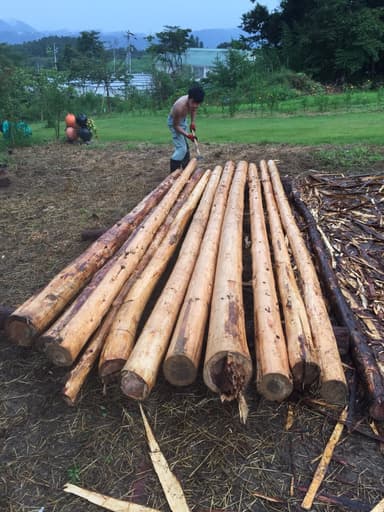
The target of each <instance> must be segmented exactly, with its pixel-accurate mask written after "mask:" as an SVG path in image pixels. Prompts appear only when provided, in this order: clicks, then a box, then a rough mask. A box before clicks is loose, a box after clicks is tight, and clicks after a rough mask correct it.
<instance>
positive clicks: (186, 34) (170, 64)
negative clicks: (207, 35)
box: [146, 25, 195, 74]
mask: <svg viewBox="0 0 384 512" xmlns="http://www.w3.org/2000/svg"><path fill="white" fill-rule="evenodd" d="M191 32H192V31H191V29H189V28H185V29H183V28H180V27H177V26H169V25H166V26H165V30H164V31H163V32H157V33H156V38H155V37H153V36H148V37H147V38H146V39H147V41H148V42H149V47H148V49H147V51H148V52H149V53H151V54H152V55H153V58H154V60H155V62H159V63H161V64H162V67H163V68H164V70H165V71H166V72H168V73H170V74H175V73H177V72H179V71H181V68H182V64H183V55H184V54H185V52H186V50H187V48H190V47H191V44H194V43H195V40H194V39H191V38H190V34H191Z"/></svg>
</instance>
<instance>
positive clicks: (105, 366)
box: [99, 359, 127, 384]
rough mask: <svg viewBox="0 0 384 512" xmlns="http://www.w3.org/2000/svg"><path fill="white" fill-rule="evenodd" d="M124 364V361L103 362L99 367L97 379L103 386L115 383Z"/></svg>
mask: <svg viewBox="0 0 384 512" xmlns="http://www.w3.org/2000/svg"><path fill="white" fill-rule="evenodd" d="M126 362H127V361H126V359H110V360H108V361H105V362H103V363H102V364H101V366H100V367H99V377H100V379H101V380H102V382H103V384H111V383H112V382H117V381H118V380H119V378H120V372H121V370H122V369H123V367H124V365H125V363H126Z"/></svg>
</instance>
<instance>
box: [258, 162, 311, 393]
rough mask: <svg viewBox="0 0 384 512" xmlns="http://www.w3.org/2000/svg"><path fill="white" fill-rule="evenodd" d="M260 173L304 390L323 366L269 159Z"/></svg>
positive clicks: (292, 362) (291, 354)
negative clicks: (303, 297) (316, 346)
mask: <svg viewBox="0 0 384 512" xmlns="http://www.w3.org/2000/svg"><path fill="white" fill-rule="evenodd" d="M260 172H261V181H262V184H263V191H264V198H265V203H266V206H267V212H268V223H269V232H270V238H271V241H272V247H273V263H274V267H275V273H276V276H277V283H278V291H279V296H280V304H281V307H282V311H283V315H284V326H285V335H286V341H287V349H288V359H289V366H290V368H291V372H292V376H293V381H294V384H295V387H296V388H298V389H300V388H303V387H305V386H308V385H309V384H312V383H313V382H314V381H316V380H317V379H318V378H319V375H320V367H319V362H318V357H317V353H316V349H315V346H314V343H313V339H312V333H311V327H310V324H309V320H308V316H307V311H306V309H305V305H304V301H303V299H302V296H301V293H300V290H299V287H298V285H297V282H296V277H295V274H294V272H293V268H292V264H291V258H290V254H289V252H288V248H287V245H286V241H285V236H284V232H283V227H282V225H281V220H280V216H279V212H278V209H277V205H276V201H275V197H274V195H273V190H272V184H271V180H270V178H269V174H268V167H267V163H266V161H265V160H262V161H261V162H260ZM256 261H258V260H256ZM267 346H268V345H267Z"/></svg>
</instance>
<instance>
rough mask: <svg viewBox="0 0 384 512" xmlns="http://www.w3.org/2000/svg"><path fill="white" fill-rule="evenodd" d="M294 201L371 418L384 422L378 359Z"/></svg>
mask: <svg viewBox="0 0 384 512" xmlns="http://www.w3.org/2000/svg"><path fill="white" fill-rule="evenodd" d="M292 198H293V200H294V204H295V206H296V207H297V209H298V211H299V212H300V214H301V215H302V217H303V218H304V220H305V221H306V227H307V231H308V234H309V236H310V239H311V243H312V248H313V250H314V253H315V255H316V258H317V262H318V266H319V269H320V272H321V275H322V278H323V283H324V286H325V288H326V290H327V293H328V295H329V298H330V300H331V302H332V304H333V306H334V308H335V309H334V311H335V314H336V316H337V318H338V320H339V322H340V323H342V324H343V325H345V326H346V327H347V328H348V330H349V336H350V337H349V340H350V346H351V355H352V358H353V360H354V363H355V365H356V368H357V371H358V372H359V376H360V378H361V380H362V382H363V383H364V385H365V392H366V395H367V398H368V401H369V404H370V407H369V412H370V415H371V416H372V417H373V418H375V419H376V420H380V421H382V420H384V379H383V377H382V375H381V373H380V370H379V368H378V365H377V362H376V359H375V356H374V354H373V352H372V350H371V348H370V346H369V343H368V340H367V338H366V336H365V335H364V334H363V332H362V331H361V329H360V327H359V324H358V321H357V319H356V317H355V315H354V313H353V311H352V310H351V308H350V307H349V305H348V303H347V301H346V299H345V297H344V295H343V293H342V292H341V290H340V288H339V285H338V282H337V277H336V275H335V271H334V270H333V269H332V267H331V265H330V262H329V258H328V257H327V252H326V250H325V247H324V242H323V240H322V238H321V236H320V233H319V232H318V230H317V228H316V221H315V219H314V217H313V215H312V213H311V212H310V211H309V209H308V208H307V206H306V205H305V203H304V202H303V201H302V199H301V198H300V194H299V193H298V191H297V190H292Z"/></svg>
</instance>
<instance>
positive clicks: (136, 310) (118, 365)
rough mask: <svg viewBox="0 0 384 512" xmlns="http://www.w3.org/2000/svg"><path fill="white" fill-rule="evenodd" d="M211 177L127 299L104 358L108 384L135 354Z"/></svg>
mask: <svg viewBox="0 0 384 512" xmlns="http://www.w3.org/2000/svg"><path fill="white" fill-rule="evenodd" d="M209 174H210V173H209V172H206V173H205V175H204V176H203V177H202V178H201V179H200V181H199V182H198V183H197V185H196V186H195V188H194V189H193V191H192V192H191V193H190V194H189V196H188V197H187V198H186V200H185V204H184V205H183V206H182V207H181V208H180V210H179V212H178V214H177V215H176V218H175V220H174V221H173V223H172V225H171V227H170V228H169V231H168V233H167V235H166V236H165V238H164V239H163V241H162V242H161V244H160V245H159V247H158V249H157V250H156V252H155V253H154V254H153V256H152V258H151V260H150V261H149V262H148V263H147V265H146V267H145V268H144V269H143V270H142V272H141V274H140V276H138V278H137V279H136V281H135V283H134V284H133V285H132V287H131V288H130V289H129V291H128V293H127V294H126V296H125V297H124V299H123V303H122V305H121V307H120V309H119V311H118V313H117V315H116V318H115V320H114V322H113V324H112V326H111V329H110V331H109V334H108V336H107V338H106V340H105V345H104V348H103V352H102V354H101V356H100V361H99V375H100V377H101V379H102V380H103V381H104V382H108V381H110V380H111V379H114V378H115V377H117V376H119V374H120V370H121V369H122V368H123V366H124V365H125V362H126V361H127V359H128V357H129V355H130V353H131V351H132V347H133V344H134V341H135V338H136V334H137V329H138V325H139V322H140V319H141V316H142V314H143V311H144V309H145V306H146V304H147V302H148V300H149V299H150V297H151V294H152V292H153V290H154V288H155V286H156V285H157V283H158V281H159V280H160V278H161V276H162V275H163V273H164V271H165V270H166V268H167V265H168V263H169V260H170V259H171V257H172V255H173V254H174V252H175V251H176V249H177V247H178V246H179V242H180V240H181V238H182V236H183V234H184V231H185V228H186V226H187V223H188V221H189V220H190V218H191V217H192V214H193V212H194V211H195V209H196V206H197V204H198V202H199V200H200V198H201V195H202V193H203V191H204V188H205V186H206V184H207V181H208V178H209Z"/></svg>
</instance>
